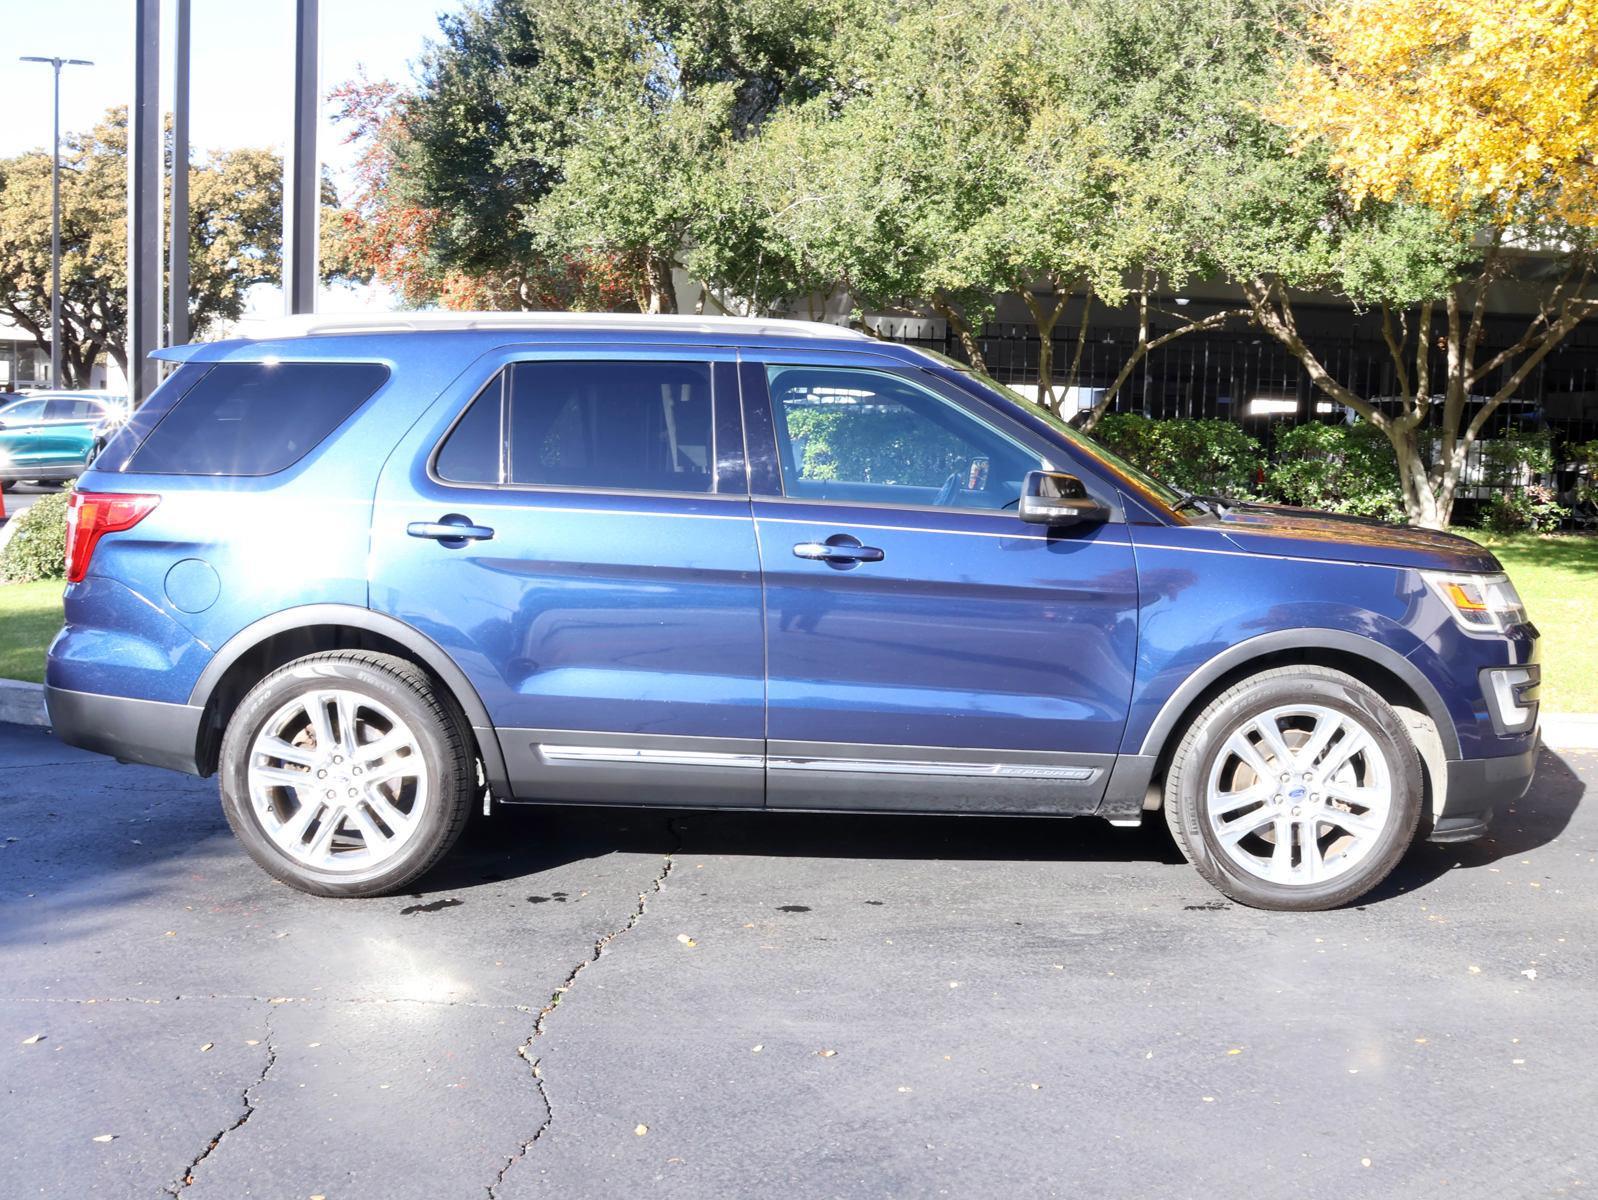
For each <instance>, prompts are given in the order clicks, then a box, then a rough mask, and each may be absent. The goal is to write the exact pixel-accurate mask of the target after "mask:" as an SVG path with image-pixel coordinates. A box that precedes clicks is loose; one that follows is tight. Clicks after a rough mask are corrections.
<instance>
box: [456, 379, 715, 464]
mask: <svg viewBox="0 0 1598 1200" xmlns="http://www.w3.org/2000/svg"><path fill="white" fill-rule="evenodd" d="M712 428H713V424H712V417H711V390H710V367H709V365H708V364H706V363H690V362H635V361H604V362H530V363H517V364H515V365H514V366H512V367H509V368H507V369H506V370H505V371H502V372H501V373H500V374H499V375H498V376H497V377H496V378H495V379H494V381H493V382H492V383H490V384H489V385H488V387H486V388H484V389H483V391H482V392H480V393H479V394H478V396H477V398H476V399H475V400H473V401H472V404H471V406H470V407H469V408H468V409H467V411H466V412H465V414H463V415H462V417H461V419H460V420H459V421H458V422H457V423H456V425H455V428H454V429H453V430H452V431H451V432H450V435H449V437H448V438H447V439H446V440H445V442H444V444H443V446H442V447H440V449H439V452H438V457H437V459H436V460H435V464H434V469H435V470H436V472H437V474H438V475H439V477H440V478H441V479H446V480H450V481H452V482H456V483H506V484H522V485H530V486H543V487H565V488H600V489H606V490H619V491H644V492H709V491H711V490H712V487H713V483H714V466H715V445H714V441H713V436H712V432H711V431H712Z"/></svg>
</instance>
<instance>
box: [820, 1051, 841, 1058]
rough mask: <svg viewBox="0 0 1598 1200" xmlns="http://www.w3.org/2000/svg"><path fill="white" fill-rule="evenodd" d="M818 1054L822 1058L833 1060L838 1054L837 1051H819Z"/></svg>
mask: <svg viewBox="0 0 1598 1200" xmlns="http://www.w3.org/2000/svg"><path fill="white" fill-rule="evenodd" d="M816 1053H817V1054H819V1055H821V1057H822V1058H831V1057H833V1056H834V1055H835V1054H837V1053H838V1052H837V1051H836V1050H817V1051H816Z"/></svg>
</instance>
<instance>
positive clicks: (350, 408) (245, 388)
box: [127, 363, 388, 475]
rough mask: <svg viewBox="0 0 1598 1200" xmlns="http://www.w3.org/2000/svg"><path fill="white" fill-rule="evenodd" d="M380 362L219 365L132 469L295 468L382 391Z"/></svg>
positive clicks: (154, 433)
mask: <svg viewBox="0 0 1598 1200" xmlns="http://www.w3.org/2000/svg"><path fill="white" fill-rule="evenodd" d="M387 378H388V368H387V367H383V366H379V365H378V364H376V363H219V364H217V365H216V366H214V367H212V368H211V369H210V370H209V371H207V372H206V373H205V375H204V376H203V377H201V378H200V380H199V381H198V382H197V383H195V384H194V385H193V386H192V387H190V388H189V389H188V391H187V392H185V393H184V394H183V395H182V396H180V397H179V398H178V399H177V400H176V401H175V402H174V403H173V405H172V407H171V408H169V409H168V410H167V412H166V415H165V416H163V417H162V418H161V419H160V423H159V424H157V425H156V426H155V428H154V429H153V430H151V431H150V435H149V437H147V438H146V439H145V441H144V444H143V445H141V446H140V447H139V448H138V450H137V451H135V452H134V455H133V458H132V460H131V461H130V463H129V464H128V468H127V469H128V470H130V471H133V472H135V473H149V474H156V475H271V474H273V473H274V472H276V471H281V470H284V469H285V468H287V467H291V466H293V465H294V464H295V463H297V462H298V461H299V460H300V459H302V458H304V457H305V455H306V454H308V453H309V452H310V451H311V449H312V448H313V447H315V446H316V445H317V444H318V443H319V442H321V441H322V439H323V438H325V437H326V436H327V435H328V434H329V433H331V432H333V430H334V429H335V428H337V427H338V425H339V424H340V423H341V422H343V420H344V419H345V418H346V417H348V416H349V415H350V414H351V413H352V412H354V411H355V410H356V409H357V408H359V407H360V406H361V404H362V403H363V402H364V401H365V400H366V398H367V397H368V396H370V395H371V394H372V393H373V392H375V391H376V390H377V389H378V388H379V387H381V386H382V384H383V381H384V380H385V379H387Z"/></svg>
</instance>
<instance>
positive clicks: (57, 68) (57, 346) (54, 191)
mask: <svg viewBox="0 0 1598 1200" xmlns="http://www.w3.org/2000/svg"><path fill="white" fill-rule="evenodd" d="M20 61H21V62H42V63H49V64H50V66H51V68H52V69H53V70H54V73H55V134H54V140H53V141H52V143H51V155H52V157H51V165H50V386H51V387H55V388H58V387H60V386H61V68H62V67H92V66H94V64H93V63H92V62H90V61H89V60H88V59H86V58H41V57H39V56H38V55H36V54H24V55H23V56H22V58H21V59H20Z"/></svg>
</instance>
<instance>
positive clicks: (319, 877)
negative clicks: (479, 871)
mask: <svg viewBox="0 0 1598 1200" xmlns="http://www.w3.org/2000/svg"><path fill="white" fill-rule="evenodd" d="M219 768H220V769H219V774H220V776H221V781H222V808H223V811H224V812H225V813H226V814H227V819H228V823H229V824H230V825H231V826H232V827H233V832H234V833H235V834H237V835H238V838H239V840H240V841H241V842H242V843H243V844H244V848H245V849H246V850H247V851H249V853H250V856H251V857H252V858H254V859H255V861H256V862H258V863H259V864H260V865H261V866H262V867H264V868H265V869H266V870H267V871H269V872H270V873H271V874H273V875H275V876H276V877H277V878H278V879H281V880H282V881H283V882H284V883H287V884H289V885H290V886H292V887H296V888H299V889H300V890H301V891H304V892H310V893H312V894H314V895H319V896H380V895H383V894H385V893H388V892H393V891H395V890H397V889H399V888H402V887H404V886H405V885H406V884H407V883H409V882H411V881H412V880H413V879H415V878H417V877H418V876H419V875H421V874H422V873H423V872H425V871H427V870H428V869H430V868H431V867H432V866H433V865H434V864H435V863H436V862H437V861H438V860H439V858H440V857H442V856H443V854H444V853H445V851H447V850H448V849H449V848H450V846H451V845H452V844H453V843H454V841H455V839H456V838H457V837H458V836H459V835H460V831H461V828H462V827H463V826H464V825H465V823H466V817H467V814H468V813H469V812H470V809H471V802H472V793H473V790H474V789H473V782H474V780H475V777H476V773H475V770H474V760H473V757H472V751H471V740H470V733H469V730H468V729H467V727H466V723H465V720H464V718H462V717H461V715H460V713H459V712H458V711H457V710H456V709H455V706H454V705H453V703H452V702H451V701H450V699H449V698H448V697H444V696H440V695H438V694H437V692H436V690H435V688H434V687H433V684H432V682H431V680H429V679H428V677H427V676H426V675H425V674H423V673H422V672H421V671H420V670H418V669H417V668H416V667H415V666H414V665H413V664H411V663H409V662H407V661H405V660H404V659H402V658H397V657H395V656H393V655H387V654H373V653H367V652H364V651H336V652H331V653H327V654H317V655H312V656H310V657H308V658H302V659H298V660H297V661H295V662H292V663H289V664H288V665H286V666H284V667H281V668H279V669H278V670H276V671H274V672H272V674H270V675H268V676H267V677H266V678H265V679H263V680H262V681H261V682H260V683H258V684H257V685H256V686H255V687H254V688H253V689H252V690H251V691H250V693H249V694H248V695H247V696H245V698H244V700H243V702H242V703H241V704H240V705H239V707H238V710H237V711H236V712H235V713H234V715H233V718H232V720H231V721H229V723H228V727H227V732H226V734H225V735H224V737H223V740H222V753H221V760H220V763H219Z"/></svg>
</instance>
